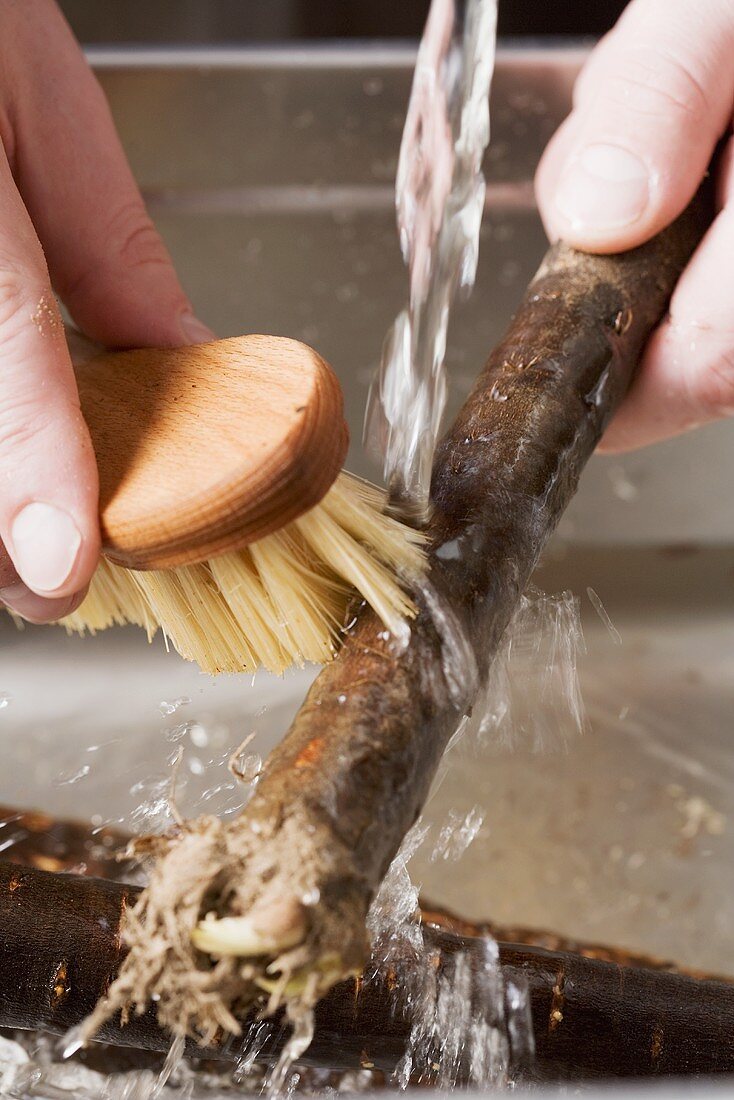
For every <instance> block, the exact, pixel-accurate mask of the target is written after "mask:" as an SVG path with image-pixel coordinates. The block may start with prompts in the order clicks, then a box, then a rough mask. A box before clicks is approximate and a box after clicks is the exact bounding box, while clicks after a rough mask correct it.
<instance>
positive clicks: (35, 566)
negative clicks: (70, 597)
mask: <svg viewBox="0 0 734 1100" xmlns="http://www.w3.org/2000/svg"><path fill="white" fill-rule="evenodd" d="M10 543H11V545H10V546H9V547H8V549H9V550H10V552H11V556H12V559H13V564H14V565H15V568H16V569H17V571H18V575H19V576H20V579H21V580H22V581H23V582H24V583H25V584H26V585H27V586H28V587H29V588H30V589H32V591H33V592H36V593H38V595H40V596H43V595H46V594H50V593H53V592H56V591H57V589H59V588H61V586H62V585H63V584H65V583H66V581H67V580H68V579H69V576H70V575H71V571H72V569H73V568H74V564H75V562H76V559H77V555H78V554H79V548H80V546H81V544H82V536H81V534H80V533H79V529H78V528H77V526H76V524H75V523H74V520H73V519H72V518H71V516H70V515H69V514H68V512H64V511H62V509H61V508H57V507H55V505H53V504H45V503H41V502H40V501H37V502H35V503H34V504H27V505H26V507H25V508H24V509H23V510H22V511H21V512H19V513H18V515H17V516H16V517H15V519H14V520H13V523H12V526H11V528H10Z"/></svg>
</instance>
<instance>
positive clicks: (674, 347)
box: [536, 0, 734, 451]
mask: <svg viewBox="0 0 734 1100" xmlns="http://www.w3.org/2000/svg"><path fill="white" fill-rule="evenodd" d="M733 57H734V3H733V2H732V0H705V2H697V3H692V2H691V0H632V2H631V3H630V4H629V6H628V7H627V9H626V10H625V12H624V15H623V16H622V18H621V19H620V21H619V23H618V24H617V26H616V27H615V28H614V29H613V30H612V31H611V32H610V33H609V34H608V35H607V36H606V37H605V38H604V39H603V40H602V41H601V42H600V43H599V45H598V46H597V47H596V49H595V50H594V52H593V53H592V55H591V57H590V58H589V61H588V62H587V64H586V66H585V68H584V70H583V72H582V73H581V76H580V77H579V80H578V82H577V84H576V89H575V96H574V106H573V111H572V113H571V115H570V116H569V118H567V119H566V121H565V122H564V123H563V125H562V126H561V128H560V129H559V130H558V132H557V133H556V134H555V136H554V137H553V139H552V141H551V142H550V144H549V146H548V148H547V150H546V152H545V154H544V156H543V159H542V161H541V164H540V167H539V169H538V175H537V179H536V188H537V194H538V203H539V206H540V211H541V214H542V216H543V220H544V222H545V226H546V229H547V230H548V233H549V235H550V236H551V238H553V239H556V238H559V237H561V238H563V239H564V240H566V241H568V242H569V243H571V244H573V245H576V246H577V247H578V248H582V249H586V250H587V251H591V252H614V251H618V250H621V249H626V248H631V247H633V246H634V245H638V244H641V243H642V242H643V241H645V240H647V239H648V238H649V237H651V236H653V235H654V234H655V233H657V232H658V231H659V230H661V229H662V228H663V227H664V226H666V225H668V224H669V223H670V222H671V221H673V220H674V218H676V217H677V215H678V214H680V212H681V211H682V210H683V209H684V207H685V206H686V204H687V203H688V202H689V200H690V199H691V198H692V196H693V194H694V193H695V191H696V188H697V187H698V185H699V183H700V181H701V179H702V178H703V176H704V173H705V170H706V166H707V164H708V162H709V159H710V157H711V155H712V152H713V149H714V146H715V145H716V143H717V141H718V140H719V138H721V137H722V135H726V134H729V133H730V131H731V127H732V115H733V112H734V63H733V62H732V58H733ZM733 153H734V144H733V142H732V139H731V138H729V140H728V144H727V146H726V149H725V155H724V158H723V162H722V164H721V168H720V171H719V179H718V181H717V194H718V210H719V213H718V215H717V217H716V220H715V222H714V224H713V226H712V227H711V229H710V230H709V232H708V233H707V235H706V237H705V238H704V240H703V242H702V243H701V245H700V246H699V248H698V250H697V251H696V253H695V254H694V256H693V258H692V259H691V261H690V263H689V265H688V267H687V269H686V271H685V272H684V273H683V276H682V278H681V279H680V282H679V283H678V286H677V289H676V291H675V293H674V295H673V298H672V301H671V303H670V314H669V316H668V318H667V319H666V320H665V322H664V323H663V324H661V325H660V327H659V328H658V330H657V331H656V332H655V333H654V334H653V336H652V338H651V339H650V342H649V344H648V346H647V349H646V351H645V355H644V357H643V361H642V364H641V367H640V371H639V374H638V376H637V378H636V380H635V382H634V383H633V386H632V389H631V391H630V393H629V395H628V397H627V399H626V401H625V402H624V403H623V405H622V407H621V409H620V411H619V413H618V414H617V416H616V417H615V419H614V421H613V423H612V424H611V425H610V427H609V430H608V431H607V433H606V435H605V437H604V439H603V441H602V449H604V450H607V451H622V450H628V449H630V448H633V447H640V446H643V445H645V444H647V443H653V442H655V441H656V440H660V439H664V438H666V437H667V436H671V435H676V434H677V433H678V432H683V431H686V430H688V429H689V428H693V427H696V426H698V425H700V424H705V423H707V422H708V421H712V420H717V419H719V418H721V417H726V416H732V415H734V158H733Z"/></svg>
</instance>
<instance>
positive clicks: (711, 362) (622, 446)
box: [601, 191, 734, 451]
mask: <svg viewBox="0 0 734 1100" xmlns="http://www.w3.org/2000/svg"><path fill="white" fill-rule="evenodd" d="M730 195H731V198H730V204H729V205H728V206H726V207H725V208H724V209H723V210H722V211H721V213H720V214H719V215H718V216H717V218H716V220H715V222H714V224H713V225H712V227H711V229H710V230H709V232H708V233H707V235H706V237H705V238H704V240H703V241H702V243H701V245H700V246H699V248H698V250H697V251H696V253H695V254H694V256H693V258H692V259H691V261H690V263H689V265H688V267H687V268H686V270H685V271H684V273H683V275H682V277H681V279H680V281H679V283H678V286H677V288H676V290H675V293H674V295H673V298H672V300H671V304H670V315H669V318H668V319H667V320H666V322H665V323H664V324H663V325H661V326H660V328H659V329H658V330H657V332H656V333H655V334H654V335H653V337H652V339H651V340H650V342H649V344H648V346H647V348H646V350H645V355H644V357H643V361H642V363H641V366H640V370H639V373H638V375H637V378H636V381H635V382H634V384H633V387H632V389H631V391H630V393H629V395H628V397H627V399H626V400H625V402H624V404H623V405H622V408H621V409H620V411H619V412H618V414H617V416H616V417H615V419H614V421H613V423H612V424H611V426H610V428H609V430H608V431H607V433H606V435H605V437H604V440H603V444H602V448H601V449H602V450H605V451H621V450H628V449H630V448H632V447H640V446H644V445H645V444H647V443H654V442H655V441H657V440H660V439H664V438H666V437H667V436H671V435H676V434H677V433H679V432H683V431H687V430H688V429H690V428H694V427H698V426H699V425H701V424H706V423H708V422H710V421H712V420H718V419H721V418H722V417H727V416H732V415H734V297H733V296H732V282H731V262H732V256H734V191H731V192H730Z"/></svg>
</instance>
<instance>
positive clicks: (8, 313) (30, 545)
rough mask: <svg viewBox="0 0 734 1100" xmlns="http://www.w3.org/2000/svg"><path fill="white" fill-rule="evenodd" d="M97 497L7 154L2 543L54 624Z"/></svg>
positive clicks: (82, 552) (95, 549)
mask: <svg viewBox="0 0 734 1100" xmlns="http://www.w3.org/2000/svg"><path fill="white" fill-rule="evenodd" d="M97 493H98V486H97V470H96V465H95V461H94V453H93V450H92V444H91V441H90V438H89V433H88V431H87V428H86V425H85V424H84V421H83V419H82V415H81V412H80V409H79V400H78V396H77V392H76V384H75V381H74V374H73V371H72V367H71V361H70V359H69V353H68V350H67V346H66V340H65V339H64V330H63V325H62V323H61V318H60V317H59V313H58V309H57V306H56V301H55V299H54V297H53V293H52V291H51V286H50V283H49V278H48V272H47V270H46V267H45V263H44V258H43V253H42V250H41V247H40V244H39V242H38V239H37V238H36V236H35V233H34V230H33V226H32V224H31V222H30V219H29V217H28V212H27V211H26V209H25V207H24V206H23V203H22V200H21V198H20V195H19V194H18V191H17V189H16V187H15V185H14V183H13V179H12V175H11V172H10V167H9V164H8V162H7V159H6V158H5V157H4V156H1V155H0V540H1V541H2V543H3V544H4V546H5V549H6V551H7V554H8V555H9V557H10V559H11V561H12V564H13V567H14V569H15V571H16V573H17V574H18V577H19V578H20V581H21V582H22V584H23V585H25V587H26V588H27V589H28V590H30V592H32V593H35V594H36V596H40V597H43V598H44V599H47V600H49V601H50V602H49V604H48V606H47V609H46V610H47V612H48V617H49V618H53V617H55V615H56V614H57V612H58V609H59V606H60V605H59V603H58V601H59V600H62V601H68V600H69V598H70V597H75V596H76V595H77V593H79V592H80V591H81V590H82V589H83V588H84V587H85V586H86V585H87V583H88V581H89V579H90V577H91V575H92V573H93V571H94V568H95V566H96V563H97V558H98V556H99V530H98V521H97V507H98V506H97ZM3 571H4V578H3V589H4V590H3V594H2V597H1V598H2V599H3V600H4V601H5V602H6V603H8V604H12V605H13V606H16V607H18V608H20V604H21V603H22V602H23V601H24V600H25V598H26V597H25V594H24V593H23V591H22V590H21V589H19V588H18V587H17V583H16V582H15V581H14V580H13V578H12V577H10V578H8V576H7V572H8V570H7V565H5V566H3ZM8 582H9V583H8ZM24 606H27V604H24ZM34 607H35V608H36V610H35V612H34V618H43V617H45V616H44V615H43V611H42V609H39V607H38V606H37V605H35V604H34Z"/></svg>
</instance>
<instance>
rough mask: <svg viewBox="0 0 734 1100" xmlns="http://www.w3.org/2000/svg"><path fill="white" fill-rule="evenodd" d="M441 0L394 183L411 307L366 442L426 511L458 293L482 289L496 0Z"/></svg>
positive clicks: (392, 345)
mask: <svg viewBox="0 0 734 1100" xmlns="http://www.w3.org/2000/svg"><path fill="white" fill-rule="evenodd" d="M455 24H456V11H455V5H454V0H433V2H432V4H431V9H430V12H429V15H428V20H427V22H426V28H425V32H424V35H423V39H422V41H421V45H420V49H419V51H418V59H417V63H416V69H415V75H414V78H413V87H412V90H411V95H410V102H409V104H408V112H407V117H406V121H405V128H404V131H403V139H402V143H401V147H400V157H399V161H398V173H397V181H396V206H397V220H398V230H399V234H400V243H401V247H402V252H403V258H404V259H405V262H406V263H407V264H408V268H409V276H410V294H409V303H408V307H407V309H405V310H403V311H402V312H401V313H400V314H399V316H398V317H397V319H396V321H395V323H394V325H393V327H392V329H391V330H390V332H389V333H388V336H387V338H386V341H385V347H384V349H383V356H382V362H381V365H380V369H379V373H378V376H377V378H376V379H375V381H374V383H373V386H372V389H371V392H370V397H369V401H368V408H367V416H366V420H365V443H366V445H367V447H368V449H369V450H370V451H371V452H372V453H373V454H375V455H376V456H377V457H378V458H379V459H381V460H382V463H383V472H384V476H385V480H386V482H387V484H388V485H389V487H390V490H391V493H392V495H393V497H394V498H395V499H396V500H398V501H399V503H400V505H401V507H402V508H403V509H404V510H406V511H408V512H410V513H411V514H413V515H415V517H416V519H418V520H419V521H422V520H424V519H425V518H426V517H427V514H428V493H429V489H430V477H431V467H432V465H433V453H434V450H435V446H436V441H437V438H438V433H439V429H440V423H441V416H442V414H443V410H444V407H445V404H446V389H447V387H446V378H445V371H444V357H445V353H446V339H447V332H448V322H449V311H450V307H451V302H452V300H453V298H454V295H455V293H456V290H457V289H458V288H459V287H463V288H465V289H467V290H468V289H469V288H471V287H472V286H473V284H474V279H475V276H476V268H477V260H478V255H479V230H480V226H481V220H482V212H483V210H484V195H485V181H484V176H483V175H482V168H481V165H482V158H483V155H484V151H485V149H486V147H487V144H488V142H489V87H490V84H491V80H492V73H493V71H494V60H495V46H496V33H497V0H467V4H466V11H465V18H464V29H463V34H462V35H461V36H460V37H459V36H458V34H457V33H456V27H455Z"/></svg>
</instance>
